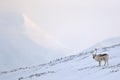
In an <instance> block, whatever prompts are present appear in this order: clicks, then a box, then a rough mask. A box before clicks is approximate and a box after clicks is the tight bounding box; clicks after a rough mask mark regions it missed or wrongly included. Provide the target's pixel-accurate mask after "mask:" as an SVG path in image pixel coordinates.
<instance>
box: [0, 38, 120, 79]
mask: <svg viewBox="0 0 120 80" xmlns="http://www.w3.org/2000/svg"><path fill="white" fill-rule="evenodd" d="M103 44H104V45H103ZM95 48H98V52H99V53H101V52H102V53H108V54H109V56H110V58H109V66H103V63H102V66H98V62H96V61H95V60H94V59H93V58H92V53H94V51H93V50H94V49H95ZM119 53H120V38H119V37H118V38H112V39H108V40H105V41H102V42H100V43H97V44H96V45H95V46H92V47H90V48H89V49H88V50H87V49H86V50H85V51H83V52H81V53H79V54H76V55H71V56H67V57H64V58H60V59H56V60H53V61H50V62H48V63H46V64H40V65H36V66H29V67H20V68H18V69H13V70H9V71H2V72H0V80H119V79H120V77H119V74H120V54H119Z"/></svg>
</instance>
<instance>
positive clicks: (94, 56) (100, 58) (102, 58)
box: [93, 53, 109, 66]
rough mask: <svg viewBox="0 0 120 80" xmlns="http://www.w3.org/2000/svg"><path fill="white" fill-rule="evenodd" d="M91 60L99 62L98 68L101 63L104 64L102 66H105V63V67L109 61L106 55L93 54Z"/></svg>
mask: <svg viewBox="0 0 120 80" xmlns="http://www.w3.org/2000/svg"><path fill="white" fill-rule="evenodd" d="M93 59H95V60H96V61H98V62H99V66H101V61H104V62H105V64H104V65H106V63H107V65H108V59H109V55H108V54H98V55H97V54H96V53H95V54H93Z"/></svg>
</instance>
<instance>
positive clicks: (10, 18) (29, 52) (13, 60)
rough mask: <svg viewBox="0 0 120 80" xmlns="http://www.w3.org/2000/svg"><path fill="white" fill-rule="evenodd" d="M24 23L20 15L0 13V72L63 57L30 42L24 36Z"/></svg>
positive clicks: (58, 52) (56, 52) (58, 53)
mask: <svg viewBox="0 0 120 80" xmlns="http://www.w3.org/2000/svg"><path fill="white" fill-rule="evenodd" d="M24 22H25V21H24V17H23V16H22V14H21V13H15V12H6V13H0V71H3V70H10V69H14V68H17V67H20V66H31V65H37V64H40V63H45V62H48V61H49V60H52V59H54V58H58V55H59V56H63V55H64V54H61V53H62V52H60V51H55V50H51V49H49V48H46V47H44V46H43V45H40V44H37V43H36V42H34V41H33V40H31V39H30V38H29V37H28V36H27V35H26V34H25V31H26V25H24ZM34 27H35V26H34ZM43 40H44V41H49V40H45V39H43ZM41 43H42V42H41Z"/></svg>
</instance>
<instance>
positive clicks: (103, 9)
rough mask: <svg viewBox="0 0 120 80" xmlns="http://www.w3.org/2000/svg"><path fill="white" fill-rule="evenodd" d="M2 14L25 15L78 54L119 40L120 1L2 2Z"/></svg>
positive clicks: (16, 0)
mask: <svg viewBox="0 0 120 80" xmlns="http://www.w3.org/2000/svg"><path fill="white" fill-rule="evenodd" d="M0 12H1V13H4V12H5V13H6V12H16V13H21V14H25V15H26V16H27V17H29V19H31V23H32V22H34V24H36V25H37V27H40V29H42V30H43V31H45V32H46V33H47V34H49V35H51V36H53V37H54V38H53V39H55V40H58V41H59V42H60V43H61V44H62V45H64V46H65V47H66V48H67V49H70V50H73V51H77V52H79V51H82V50H83V49H85V48H88V47H90V46H92V45H93V44H95V43H96V42H99V41H102V40H104V39H107V38H111V37H117V36H120V22H119V21H120V0H19V1H18V0H0ZM33 34H34V33H33ZM43 35H44V34H43ZM32 38H34V37H32ZM35 39H37V38H35ZM35 39H34V40H35ZM53 39H52V40H53ZM43 40H44V39H43ZM35 41H36V40H35ZM37 41H38V40H37ZM50 42H51V41H50ZM50 42H49V43H50ZM49 43H48V44H49ZM54 47H55V46H54Z"/></svg>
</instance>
